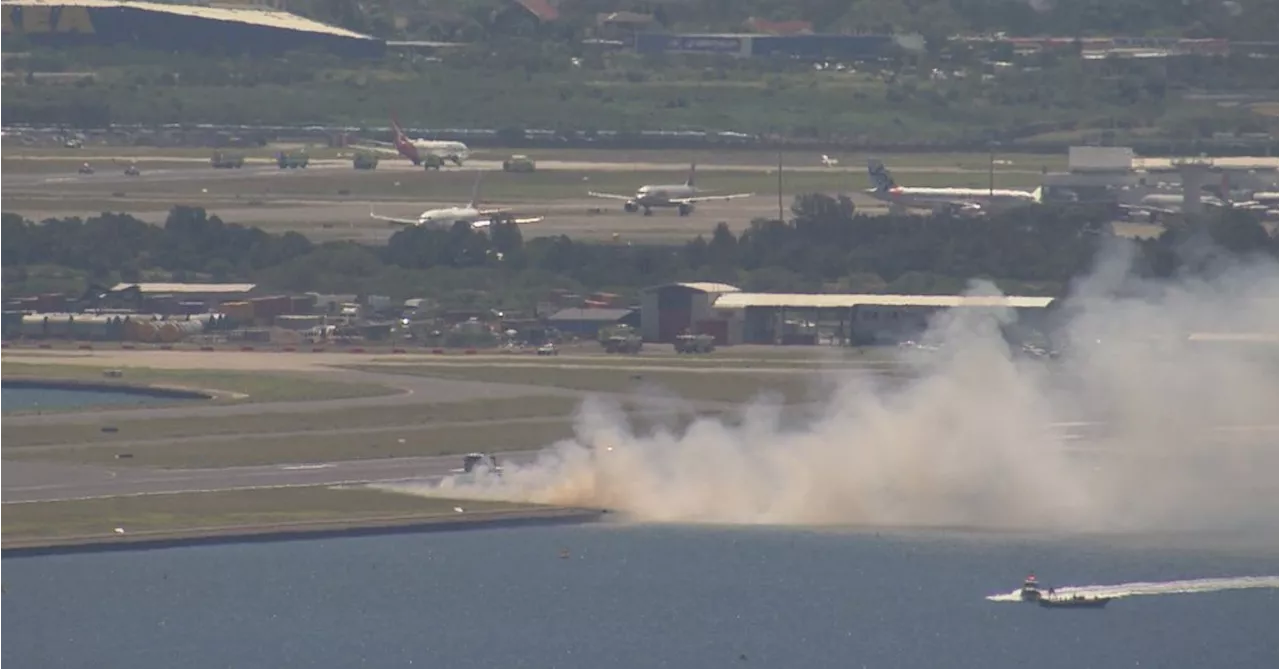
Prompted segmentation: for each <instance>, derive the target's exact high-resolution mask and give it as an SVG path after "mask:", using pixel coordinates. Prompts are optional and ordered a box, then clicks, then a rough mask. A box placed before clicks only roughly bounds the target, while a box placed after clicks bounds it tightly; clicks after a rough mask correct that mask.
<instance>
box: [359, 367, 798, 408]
mask: <svg viewBox="0 0 1280 669" xmlns="http://www.w3.org/2000/svg"><path fill="white" fill-rule="evenodd" d="M369 369H375V368H374V367H370V368H369ZM376 369H377V370H378V371H383V372H390V373H394V374H414V375H418V376H433V377H439V378H445V379H458V380H466V381H484V382H505V383H517V384H526V385H535V386H538V385H541V386H553V387H557V388H570V389H574V390H583V391H588V392H604V393H633V392H647V391H650V390H652V389H654V388H655V387H656V388H658V389H660V390H662V391H663V392H664V394H674V395H677V396H679V397H681V398H683V399H685V400H692V401H698V400H703V401H710V402H730V403H743V402H747V401H750V400H751V399H753V398H755V397H757V396H758V395H760V394H761V393H776V394H780V395H781V396H782V397H783V398H784V399H785V401H786V402H788V403H796V402H804V401H809V400H812V399H814V398H815V397H816V396H817V393H818V389H819V381H818V379H817V378H816V373H815V374H814V375H810V374H805V373H795V372H794V370H773V371H762V370H755V371H754V372H753V373H749V374H747V373H744V374H730V373H723V372H720V373H715V372H711V371H704V372H699V371H695V370H689V371H668V370H643V369H635V370H617V369H572V368H556V367H541V368H539V367H525V368H521V367H509V366H484V367H481V366H471V367H461V366H459V367H446V366H443V365H394V366H392V365H379V366H377V367H376Z"/></svg>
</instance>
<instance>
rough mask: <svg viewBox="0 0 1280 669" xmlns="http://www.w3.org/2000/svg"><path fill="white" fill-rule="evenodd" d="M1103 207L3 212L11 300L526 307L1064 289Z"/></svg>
mask: <svg viewBox="0 0 1280 669" xmlns="http://www.w3.org/2000/svg"><path fill="white" fill-rule="evenodd" d="M1111 213H1112V212H1109V211H1106V210H1105V209H1103V208H1096V207H1086V206H1066V207H1041V206H1035V207H1030V208H1026V209H1022V210H1017V211H1009V212H1004V213H997V214H993V215H990V216H987V217H978V218H972V217H963V216H951V215H944V214H939V215H933V216H923V217H921V216H896V215H880V216H869V215H866V214H862V213H858V212H857V211H855V208H854V205H853V203H852V202H851V201H850V200H848V199H847V198H833V197H829V196H826V195H821V194H809V195H802V196H798V197H796V198H795V201H794V203H793V205H792V207H791V216H790V219H789V220H787V221H780V220H767V219H757V220H754V221H752V222H751V223H750V225H749V226H747V228H746V229H745V230H743V231H742V232H740V233H736V234H735V233H734V232H733V231H732V230H731V229H730V227H729V226H728V225H727V224H726V223H719V224H718V225H716V226H715V227H714V229H713V230H711V231H709V234H707V235H700V236H698V237H696V238H695V239H693V240H691V241H689V242H687V243H685V244H683V245H644V244H631V243H626V242H584V241H575V240H573V239H570V238H569V237H566V236H557V237H539V238H534V239H528V240H526V239H524V237H523V235H522V234H521V230H520V228H519V227H518V226H516V225H514V224H507V223H498V224H496V225H494V226H492V227H491V229H490V230H488V231H477V230H473V229H472V228H471V227H470V226H469V225H466V224H458V225H455V226H453V227H452V228H449V229H432V228H425V227H414V228H408V229H404V230H401V231H398V232H396V233H395V234H394V235H393V236H392V237H391V240H390V242H389V243H388V244H387V245H385V246H371V245H364V244H359V243H355V242H327V243H324V244H316V243H314V242H312V241H310V240H308V239H307V238H306V237H303V236H302V235H300V234H298V233H295V232H287V233H284V234H271V233H267V232H265V231H263V230H261V229H258V228H253V227H246V226H242V225H238V224H235V223H227V222H224V221H223V220H221V219H220V218H219V217H217V216H211V215H209V214H208V213H207V212H206V211H204V210H203V209H199V208H195V207H185V206H178V207H174V208H173V209H172V210H171V211H170V213H169V216H168V218H167V220H166V221H165V223H164V225H163V226H154V225H150V224H148V223H145V222H143V221H140V220H138V219H136V218H134V217H132V216H129V215H127V214H112V213H104V214H102V215H100V216H95V217H91V218H88V219H80V218H65V219H49V220H45V221H42V222H35V221H30V220H26V219H24V218H23V217H22V216H21V215H19V214H14V213H5V214H3V217H2V225H3V231H2V234H3V237H2V245H3V278H4V292H5V295H6V296H10V297H13V296H18V295H22V294H33V293H39V292H47V291H50V290H63V291H66V292H71V293H75V292H77V291H82V290H83V289H84V287H85V286H87V285H90V284H91V283H95V284H100V285H110V284H111V283H114V282H120V281H123V282H134V281H214V282H222V281H252V282H256V283H259V284H260V285H262V286H263V287H265V288H267V289H271V290H276V291H280V292H304V291H319V292H325V293H355V294H366V295H367V294H377V295H388V296H391V297H394V298H410V297H431V298H434V299H436V300H438V301H439V302H441V303H442V304H443V305H445V306H448V307H454V308H463V307H503V308H506V309H527V308H530V307H532V306H533V305H536V304H537V302H538V301H539V300H542V299H545V297H546V296H547V294H548V292H549V291H551V290H552V289H564V290H567V291H571V292H582V293H586V292H592V291H597V290H598V291H609V292H616V293H621V294H624V295H629V296H635V295H636V294H637V293H638V291H639V290H640V289H641V288H644V287H646V286H650V285H656V284H660V283H665V282H669V281H690V280H712V281H723V282H727V283H731V284H735V285H738V286H741V287H742V288H744V289H745V290H750V291H760V292H861V293H877V292H880V293H911V294H930V293H933V294H947V293H955V292H958V291H960V290H962V289H963V288H964V286H965V285H966V283H967V282H968V281H969V280H970V279H973V278H986V279H990V280H992V281H994V282H995V283H996V284H997V285H999V286H1001V288H1002V289H1004V290H1005V291H1006V292H1009V293H1019V294H1027V295H1059V294H1061V293H1062V291H1063V290H1064V289H1065V287H1066V286H1067V285H1068V283H1069V282H1070V280H1071V279H1072V278H1073V277H1076V276H1079V275H1080V274H1081V273H1083V272H1086V271H1088V269H1089V267H1090V266H1091V264H1092V262H1093V259H1094V257H1095V255H1096V253H1097V251H1098V249H1099V248H1100V246H1101V245H1102V244H1103V243H1104V242H1105V240H1107V239H1108V238H1109V237H1111V236H1112V230H1111V227H1110V224H1109V223H1108V221H1109V220H1110V218H1111ZM1206 245H1212V246H1216V247H1220V248H1221V249H1223V250H1224V252H1225V253H1228V254H1256V255H1262V256H1265V257H1269V258H1273V259H1274V258H1275V257H1276V255H1277V240H1276V236H1275V234H1274V233H1269V232H1268V231H1267V230H1266V229H1265V228H1264V227H1263V226H1262V225H1261V224H1259V223H1258V222H1256V221H1255V220H1253V219H1250V218H1248V217H1247V216H1244V215H1242V214H1239V213H1236V212H1225V213H1223V214H1221V215H1217V216H1215V217H1213V218H1211V219H1210V220H1206V221H1203V222H1200V223H1197V224H1175V225H1171V226H1170V227H1169V228H1168V229H1167V230H1166V231H1165V232H1164V234H1162V235H1161V236H1160V237H1158V238H1155V239H1149V240H1143V241H1140V242H1138V254H1137V257H1138V271H1140V272H1142V273H1145V274H1149V275H1152V276H1169V275H1173V274H1175V273H1178V272H1183V271H1187V270H1188V268H1189V267H1190V268H1192V269H1194V266H1192V265H1189V264H1188V263H1189V262H1192V261H1189V260H1187V258H1189V257H1194V258H1200V257H1202V256H1203V254H1200V255H1196V254H1192V255H1190V256H1189V255H1188V254H1187V253H1186V249H1188V248H1190V247H1193V246H1197V247H1199V248H1203V247H1204V246H1206Z"/></svg>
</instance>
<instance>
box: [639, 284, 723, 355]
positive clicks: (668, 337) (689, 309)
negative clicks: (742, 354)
mask: <svg viewBox="0 0 1280 669" xmlns="http://www.w3.org/2000/svg"><path fill="white" fill-rule="evenodd" d="M739 290H740V289H739V288H738V287H737V286H730V285H729V284H727V283H715V282H711V281H695V282H690V283H669V284H665V285H661V286H653V287H651V288H646V289H645V290H644V291H643V292H642V293H641V294H640V333H641V336H643V337H644V340H645V341H650V342H673V341H675V339H676V337H677V336H679V335H680V334H681V333H683V332H702V333H706V334H711V335H715V337H716V341H717V343H720V344H725V343H727V340H726V339H725V338H724V332H723V327H722V326H723V321H722V320H719V319H716V318H715V314H714V312H713V310H712V308H711V305H712V303H713V302H715V300H716V298H718V297H720V296H722V295H726V294H730V293H737V292H739Z"/></svg>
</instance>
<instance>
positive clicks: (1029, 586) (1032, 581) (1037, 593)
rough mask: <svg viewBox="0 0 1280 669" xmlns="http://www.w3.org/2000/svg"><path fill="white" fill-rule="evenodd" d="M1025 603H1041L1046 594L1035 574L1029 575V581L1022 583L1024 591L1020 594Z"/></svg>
mask: <svg viewBox="0 0 1280 669" xmlns="http://www.w3.org/2000/svg"><path fill="white" fill-rule="evenodd" d="M1019 594H1020V595H1021V596H1022V601H1024V602H1035V601H1039V599H1040V597H1041V595H1043V594H1044V593H1043V592H1041V590H1040V582H1039V581H1037V580H1036V575H1035V574H1028V575H1027V579H1026V580H1025V581H1023V582H1022V590H1021V591H1020V592H1019Z"/></svg>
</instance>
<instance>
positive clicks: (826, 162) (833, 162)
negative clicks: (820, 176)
mask: <svg viewBox="0 0 1280 669" xmlns="http://www.w3.org/2000/svg"><path fill="white" fill-rule="evenodd" d="M839 164H840V159H839V158H832V157H831V156H828V155H827V154H825V153H824V154H822V165H823V167H835V166H837V165H839Z"/></svg>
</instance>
